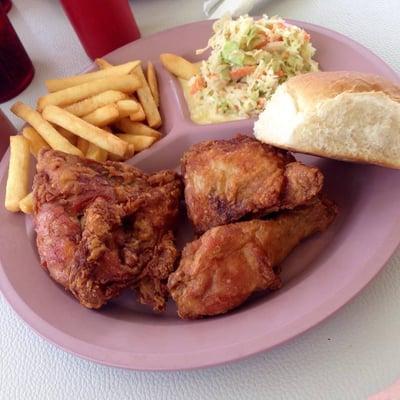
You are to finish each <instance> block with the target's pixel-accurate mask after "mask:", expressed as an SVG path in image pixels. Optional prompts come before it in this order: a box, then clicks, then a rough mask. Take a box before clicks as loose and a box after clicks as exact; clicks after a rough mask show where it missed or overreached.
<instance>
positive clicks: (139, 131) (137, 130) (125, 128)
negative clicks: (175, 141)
mask: <svg viewBox="0 0 400 400" xmlns="http://www.w3.org/2000/svg"><path fill="white" fill-rule="evenodd" d="M115 126H116V127H117V128H118V129H120V130H121V131H122V132H125V133H128V134H130V135H141V136H150V137H153V138H155V139H156V140H158V139H160V138H161V133H160V132H158V131H156V130H155V129H152V128H150V127H148V126H147V125H145V124H142V123H140V122H133V121H131V120H130V119H128V118H123V119H121V120H119V121H117V122H116V123H115Z"/></svg>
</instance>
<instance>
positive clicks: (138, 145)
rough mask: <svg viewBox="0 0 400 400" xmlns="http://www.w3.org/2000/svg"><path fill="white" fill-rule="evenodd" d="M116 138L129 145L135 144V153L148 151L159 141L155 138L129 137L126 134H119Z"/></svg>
mask: <svg viewBox="0 0 400 400" xmlns="http://www.w3.org/2000/svg"><path fill="white" fill-rule="evenodd" d="M116 136H118V137H119V138H120V139H122V140H124V141H125V142H127V143H130V144H133V145H134V146H135V151H142V150H144V149H147V148H148V147H150V146H151V145H152V144H153V143H154V142H156V141H157V139H156V138H155V137H151V136H140V135H129V134H126V133H118V134H117V135H116Z"/></svg>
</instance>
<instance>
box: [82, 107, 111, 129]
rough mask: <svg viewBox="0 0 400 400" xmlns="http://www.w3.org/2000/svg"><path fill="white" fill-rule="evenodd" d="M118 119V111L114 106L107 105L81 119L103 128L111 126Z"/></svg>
mask: <svg viewBox="0 0 400 400" xmlns="http://www.w3.org/2000/svg"><path fill="white" fill-rule="evenodd" d="M118 118H119V111H118V107H117V105H116V104H107V105H106V106H103V107H100V108H98V109H97V110H94V111H93V112H91V113H90V114H88V115H85V116H83V117H82V119H83V120H84V121H86V122H89V124H92V125H95V126H98V127H100V128H101V127H103V126H106V125H109V124H111V123H112V122H114V121H116V120H117V119H118Z"/></svg>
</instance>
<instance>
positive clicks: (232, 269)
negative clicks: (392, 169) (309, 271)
mask: <svg viewBox="0 0 400 400" xmlns="http://www.w3.org/2000/svg"><path fill="white" fill-rule="evenodd" d="M336 214H337V209H336V206H335V205H334V204H332V203H331V202H329V201H328V200H315V201H314V203H313V204H312V205H309V206H306V207H304V208H301V209H296V210H293V211H285V212H282V213H280V214H279V215H278V216H276V217H275V218H274V219H271V220H265V221H264V220H259V219H255V220H252V221H246V222H237V223H234V224H229V225H224V226H219V227H215V228H212V229H210V230H209V231H207V232H206V233H204V234H203V235H202V236H201V237H200V238H199V239H198V240H195V241H194V242H191V243H189V244H187V245H186V247H185V248H184V250H183V253H182V259H181V262H180V264H179V267H178V269H177V270H176V271H175V272H174V273H172V274H171V275H170V277H169V280H168V288H169V290H170V293H171V296H172V298H173V299H174V301H175V302H176V304H177V307H178V314H179V316H180V317H181V318H199V317H203V316H209V315H216V314H222V313H225V312H227V311H229V310H231V309H232V308H235V307H237V306H239V305H240V304H241V303H243V302H244V301H245V300H246V299H247V298H248V297H249V296H250V295H251V294H252V293H253V292H255V291H258V290H265V289H272V290H274V289H278V288H279V287H280V286H281V281H280V278H279V276H278V275H277V273H276V271H275V268H276V267H277V266H278V265H279V264H280V263H281V262H282V261H283V260H284V258H285V257H286V256H287V255H288V254H289V253H290V252H291V251H292V250H293V248H294V247H296V246H297V245H298V243H299V242H300V241H301V240H303V239H305V238H306V237H307V236H310V235H312V234H313V233H316V232H321V231H324V230H325V229H326V228H327V227H328V226H329V225H330V224H331V223H332V221H333V220H334V218H335V216H336Z"/></svg>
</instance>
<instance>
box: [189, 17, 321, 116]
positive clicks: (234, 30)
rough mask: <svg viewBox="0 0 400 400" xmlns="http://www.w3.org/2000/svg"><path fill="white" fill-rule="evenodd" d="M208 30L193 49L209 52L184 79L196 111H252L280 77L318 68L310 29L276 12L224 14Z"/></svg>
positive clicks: (236, 113) (232, 113) (257, 110)
mask: <svg viewBox="0 0 400 400" xmlns="http://www.w3.org/2000/svg"><path fill="white" fill-rule="evenodd" d="M213 30H214V35H213V36H212V37H211V38H210V40H209V42H208V46H207V47H206V48H205V49H201V50H197V52H196V53H197V54H201V53H203V52H204V51H206V50H207V49H209V48H210V49H211V54H210V56H209V58H208V59H207V60H205V61H202V63H201V66H200V73H199V75H197V76H195V77H193V78H191V80H190V81H189V87H190V88H191V90H190V93H191V94H190V96H192V97H193V98H192V99H191V100H192V102H193V103H195V104H196V109H195V110H193V111H192V112H195V113H197V114H198V115H209V114H219V115H221V116H225V117H227V119H232V117H233V116H235V117H236V118H248V117H251V116H254V115H257V114H259V113H260V112H261V111H262V110H263V108H264V105H265V102H266V100H268V99H269V98H270V97H271V95H272V94H273V93H274V91H275V89H276V88H277V86H278V85H279V84H280V83H282V82H284V81H286V80H287V79H288V78H290V77H291V76H294V75H298V74H301V73H306V72H310V71H317V70H318V64H317V62H316V61H314V60H313V59H312V57H313V56H314V53H315V49H314V47H313V46H312V44H311V42H310V35H309V34H308V33H307V32H305V31H304V30H303V29H301V28H299V27H297V26H294V25H290V24H288V23H287V22H285V21H284V20H283V19H281V18H279V17H272V18H268V16H267V15H264V16H263V17H262V18H261V19H258V20H254V19H253V18H252V17H249V16H248V15H244V16H241V17H239V18H238V19H235V20H233V19H232V18H230V17H224V18H222V19H220V20H218V21H216V22H215V23H214V26H213ZM194 119H196V118H194Z"/></svg>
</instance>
